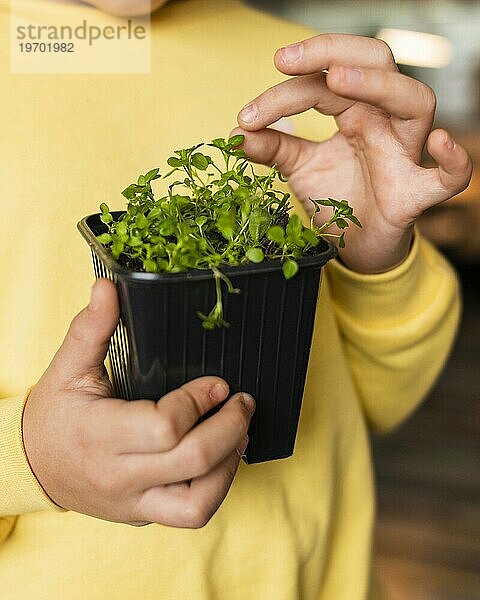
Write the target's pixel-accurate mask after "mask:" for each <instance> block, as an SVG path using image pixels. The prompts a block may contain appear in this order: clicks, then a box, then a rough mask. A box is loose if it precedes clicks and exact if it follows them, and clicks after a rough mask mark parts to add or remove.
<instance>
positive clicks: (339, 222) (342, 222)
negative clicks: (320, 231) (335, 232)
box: [335, 219, 348, 229]
mask: <svg viewBox="0 0 480 600" xmlns="http://www.w3.org/2000/svg"><path fill="white" fill-rule="evenodd" d="M335 223H336V224H337V227H338V228H339V229H345V228H346V227H348V223H347V222H346V221H345V219H337V220H336V221H335Z"/></svg>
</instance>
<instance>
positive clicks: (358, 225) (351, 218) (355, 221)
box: [348, 215, 362, 227]
mask: <svg viewBox="0 0 480 600" xmlns="http://www.w3.org/2000/svg"><path fill="white" fill-rule="evenodd" d="M348 218H349V219H350V221H351V222H352V223H354V224H355V225H356V226H357V227H361V226H362V224H361V223H360V221H359V220H358V219H357V217H355V216H354V215H350V216H349V217H348Z"/></svg>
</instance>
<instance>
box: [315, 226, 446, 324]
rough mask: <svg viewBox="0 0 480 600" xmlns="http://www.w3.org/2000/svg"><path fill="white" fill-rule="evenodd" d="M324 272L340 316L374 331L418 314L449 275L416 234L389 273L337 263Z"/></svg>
mask: <svg viewBox="0 0 480 600" xmlns="http://www.w3.org/2000/svg"><path fill="white" fill-rule="evenodd" d="M326 272H327V274H328V279H329V282H330V284H331V286H332V292H333V301H334V304H335V306H336V308H337V309H338V310H340V311H341V313H342V315H345V316H346V315H348V316H349V320H352V321H355V322H357V323H358V324H360V323H361V324H362V326H364V327H368V328H370V329H375V327H376V325H377V326H378V327H381V328H385V327H388V326H391V327H395V326H398V325H402V324H403V323H404V322H405V320H411V319H412V318H414V317H415V316H417V315H419V314H421V313H422V312H423V311H424V310H425V308H426V307H427V306H428V305H429V304H430V303H433V302H434V301H435V298H436V297H437V295H438V292H439V289H438V288H439V286H440V287H441V285H442V282H443V281H445V272H448V273H451V267H450V265H449V264H448V262H447V261H446V260H445V259H444V258H443V256H442V255H441V254H440V253H439V252H438V251H437V250H436V249H435V248H434V247H433V246H432V245H431V244H430V243H429V242H428V241H427V240H425V239H424V238H422V237H421V235H420V234H419V233H418V231H417V232H416V233H415V236H414V239H413V243H412V247H411V249H410V253H409V255H408V256H407V258H406V259H405V260H404V261H403V262H402V263H401V264H400V265H399V266H398V267H396V268H394V269H392V270H391V271H387V272H385V273H378V274H373V275H372V274H363V273H356V272H354V271H351V270H350V269H348V268H347V267H345V266H343V265H342V264H341V263H340V262H339V261H330V263H328V265H327V271H326ZM434 281H435V284H434V285H432V284H433V282H434Z"/></svg>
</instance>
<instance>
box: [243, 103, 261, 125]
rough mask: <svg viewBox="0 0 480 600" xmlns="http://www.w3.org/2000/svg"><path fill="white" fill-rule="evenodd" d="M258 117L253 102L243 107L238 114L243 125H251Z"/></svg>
mask: <svg viewBox="0 0 480 600" xmlns="http://www.w3.org/2000/svg"><path fill="white" fill-rule="evenodd" d="M257 116H258V108H257V107H256V105H255V104H253V102H252V103H251V104H247V106H244V107H243V108H242V110H241V112H240V114H239V118H240V120H241V121H243V122H244V123H253V122H254V121H255V119H256V118H257Z"/></svg>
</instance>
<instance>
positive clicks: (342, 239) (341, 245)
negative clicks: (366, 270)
mask: <svg viewBox="0 0 480 600" xmlns="http://www.w3.org/2000/svg"><path fill="white" fill-rule="evenodd" d="M338 247H339V248H345V234H344V233H342V235H341V236H340V237H339V238H338Z"/></svg>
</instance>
